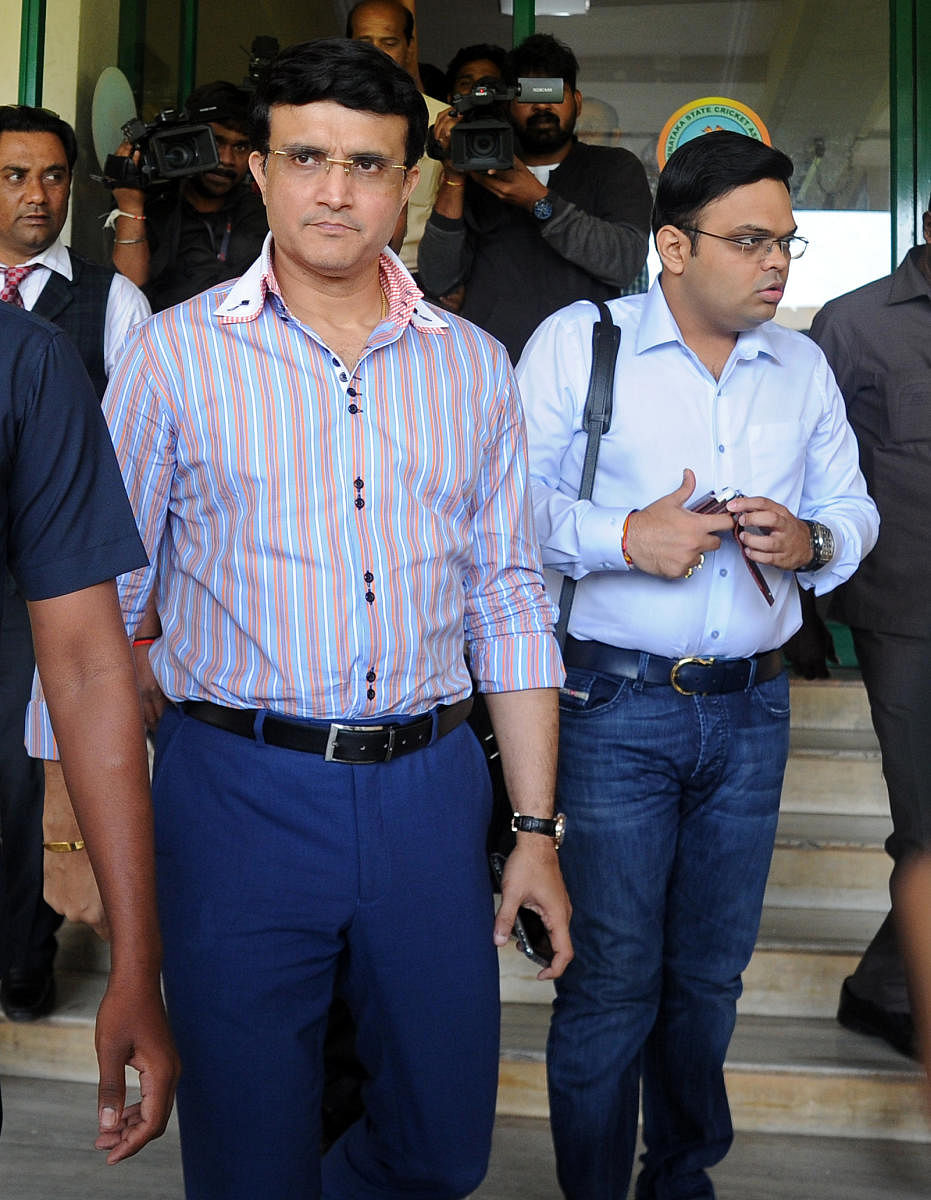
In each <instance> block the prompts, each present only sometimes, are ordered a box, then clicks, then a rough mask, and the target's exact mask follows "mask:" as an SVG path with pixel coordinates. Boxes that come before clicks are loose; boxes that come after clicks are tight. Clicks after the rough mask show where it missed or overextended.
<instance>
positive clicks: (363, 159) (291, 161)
mask: <svg viewBox="0 0 931 1200" xmlns="http://www.w3.org/2000/svg"><path fill="white" fill-rule="evenodd" d="M269 154H277V155H278V156H279V157H280V158H281V159H283V160H284V167H285V169H286V170H287V171H288V172H289V173H291V174H293V175H295V176H297V177H300V178H301V179H308V180H313V179H317V180H319V179H323V178H325V177H326V176H327V175H329V173H330V168H331V167H342V168H343V170H344V171H345V173H346V178H347V179H351V180H352V182H353V183H354V184H356V183H357V184H361V185H362V186H364V187H384V186H386V185H387V184H388V183H389V182H390V181H391V180H392V179H393V178H394V175H393V174H392V172H393V171H403V172H405V173H406V172H407V167H406V166H405V165H404V163H396V162H392V161H391V159H390V158H382V157H381V155H378V154H353V155H350V157H349V158H333V156H332V155H330V154H327V153H326V151H324V150H313V149H311V148H309V147H307V146H285V147H283V148H282V149H280V150H269Z"/></svg>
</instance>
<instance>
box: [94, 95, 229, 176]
mask: <svg viewBox="0 0 931 1200" xmlns="http://www.w3.org/2000/svg"><path fill="white" fill-rule="evenodd" d="M215 111H216V110H215V109H210V108H204V109H199V110H198V111H197V114H196V115H197V117H198V118H200V121H201V122H204V121H209V120H210V114H211V113H212V112H215ZM123 136H124V137H125V138H126V140H127V141H128V142H132V146H133V152H134V156H133V157H130V158H126V157H124V156H123V155H120V154H108V155H107V161H106V163H105V164H104V169H103V170H104V182H105V183H106V184H107V185H108V186H109V187H128V188H150V187H154V186H156V185H158V184H160V183H165V182H168V181H169V180H172V179H180V178H182V177H183V176H185V175H199V174H201V172H203V171H209V170H211V169H212V168H213V167H215V166H217V165H218V163H219V162H220V156H219V155H218V154H217V143H216V140H215V139H214V136H213V130H212V129H211V128H210V126H209V125H207V124H201V123H197V122H195V121H192V120H191V118H190V116H189V115H188V113H186V112H185V111H183V110H182V111H181V112H176V111H175V110H174V109H172V108H166V109H164V110H163V111H162V112H160V113H159V114H158V115H157V116H156V118H155V120H154V121H150V122H149V123H148V124H146V123H145V122H144V121H140V120H139V119H138V118H137V117H135V118H133V120H132V121H127V122H126V124H125V125H124V126H123ZM136 152H138V160H134V159H135V154H136Z"/></svg>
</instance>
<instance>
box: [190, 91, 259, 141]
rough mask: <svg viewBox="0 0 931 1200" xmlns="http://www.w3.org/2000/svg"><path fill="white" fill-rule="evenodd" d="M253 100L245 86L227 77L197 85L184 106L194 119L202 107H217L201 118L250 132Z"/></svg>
mask: <svg viewBox="0 0 931 1200" xmlns="http://www.w3.org/2000/svg"><path fill="white" fill-rule="evenodd" d="M251 100H252V96H251V95H250V93H249V92H247V91H246V89H245V88H241V87H237V86H236V84H235V83H230V82H229V81H228V80H226V79H217V80H216V81H215V82H214V83H202V84H201V85H200V86H199V87H196V88H195V89H194V91H193V92H191V94H190V96H188V98H187V100H186V101H185V103H184V108H185V111H186V112H187V113H188V115H189V116H190V117H191V118H192V119H194V120H197V119H198V118H199V114H200V111H201V110H202V109H205V108H210V109H215V110H216V111H215V112H205V113H204V114H203V117H202V118H200V119H202V120H204V121H207V122H210V121H216V123H217V124H218V125H227V126H229V128H230V129H237V130H239V132H240V133H245V134H248V132H249V103H250V101H251Z"/></svg>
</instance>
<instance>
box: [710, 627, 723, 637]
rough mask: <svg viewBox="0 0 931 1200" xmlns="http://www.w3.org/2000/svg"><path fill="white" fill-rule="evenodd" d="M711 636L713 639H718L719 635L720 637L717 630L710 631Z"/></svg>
mask: <svg viewBox="0 0 931 1200" xmlns="http://www.w3.org/2000/svg"><path fill="white" fill-rule="evenodd" d="M711 636H712V637H713V638H719V637H720V636H721V635H720V633H719V632H718V631H717V629H712V631H711Z"/></svg>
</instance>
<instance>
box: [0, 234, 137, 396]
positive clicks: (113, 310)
mask: <svg viewBox="0 0 931 1200" xmlns="http://www.w3.org/2000/svg"><path fill="white" fill-rule="evenodd" d="M8 265H16V266H20V265H23V266H27V265H28V266H34V267H35V268H36V269H35V270H34V271H30V272H29V274H28V275H27V276H26V278H25V279H24V280H23V281H22V283H21V284H20V285H19V294H20V296H21V297H22V300H23V308H25V309H27V310H28V311H30V312H31V311H32V309H33V308H34V307H35V305H36V303H37V301H38V299H39V296H40V295H41V294H42V289H43V288H44V287H45V285H46V283H47V282H48V278H49V275H50V274H51V273H52V271H57V272H58V274H59V275H64V277H65V279H68V280H70V279H71V278H72V271H71V259H70V258H69V256H68V248H67V246H66V245H65V244H64V242H63V241H62V240H61V238H58V239H57V241H55V242H53V243H52V245H51V246H49V248H48V249H47V250H43V251H42V253H41V254H36V255H35V256H34V257H33V258H29V259H27V260H26V262H25V263H24V264H19V263H16V264H8ZM5 282H6V267H4V266H3V265H2V264H0V286H2V285H3V284H4V283H5ZM151 315H152V309H151V307H150V305H149V302H148V300H147V299H146V298H145V296H144V295H143V294H142V292H140V290H139V289H138V288H137V287H136V285H135V284H134V283H132V282H131V281H130V280H129V279H127V278H126V276H125V275H121V274H120V273H119V272H118V271H117V273H116V274H115V275H114V276H113V282H112V283H111V284H110V294H109V295H108V297H107V314H106V317H105V318H104V334H103V364H104V369H105V371H106V372H107V375H108V376H110V375H112V374H113V368H114V367H115V366H116V364H117V361H118V360H119V357H120V352H121V351H122V349H123V343H124V342H125V341H126V335H127V334H128V333H129V331H130V330H131V329H132V327H133V326H134V325H138V324H139V322H140V321H144V320H145V318H146V317H150V316H151Z"/></svg>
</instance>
